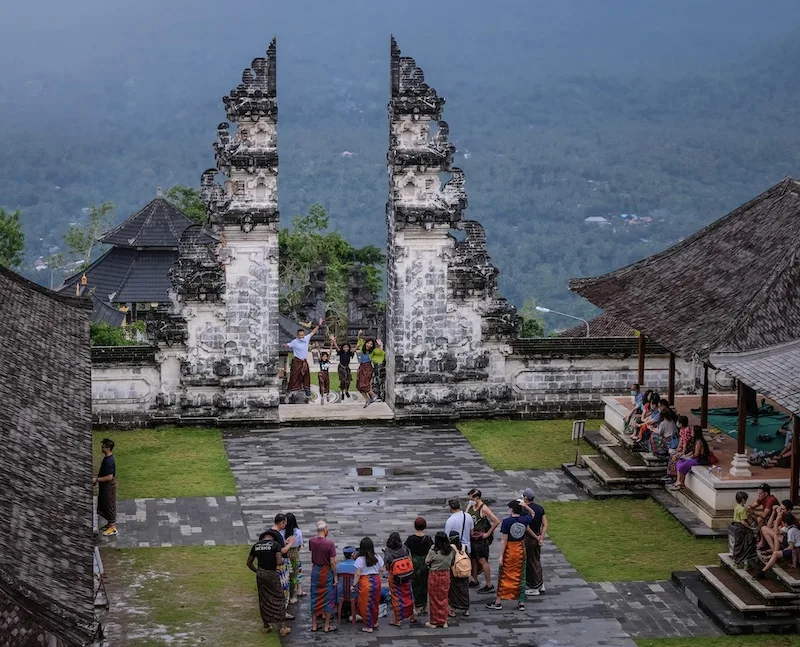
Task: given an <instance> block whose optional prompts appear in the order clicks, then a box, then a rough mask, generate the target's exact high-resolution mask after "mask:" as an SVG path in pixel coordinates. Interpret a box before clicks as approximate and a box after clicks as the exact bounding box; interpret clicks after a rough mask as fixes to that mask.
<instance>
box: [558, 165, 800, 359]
mask: <svg viewBox="0 0 800 647" xmlns="http://www.w3.org/2000/svg"><path fill="white" fill-rule="evenodd" d="M798 240H800V180H795V179H792V178H787V179H786V180H784V181H783V182H781V183H779V184H776V185H775V186H774V187H772V188H771V189H769V190H768V191H766V192H765V193H762V194H761V195H760V196H758V197H757V198H755V199H754V200H751V201H750V202H748V203H747V204H744V205H742V206H741V207H739V208H738V209H736V210H734V211H732V212H731V213H729V214H728V215H727V216H725V217H724V218H721V219H719V220H717V221H716V222H714V223H712V224H711V225H709V226H708V227H706V228H704V229H702V230H700V231H699V232H697V233H696V234H694V235H693V236H691V237H690V238H687V239H686V240H684V241H682V242H680V243H678V244H677V245H674V246H672V247H670V248H669V249H667V250H666V251H663V252H661V253H660V254H655V255H654V256H650V257H648V258H645V259H644V260H641V261H639V262H637V263H634V264H633V265H629V266H627V267H624V268H622V269H619V270H616V271H614V272H610V273H609V274H605V275H603V276H599V277H593V278H585V279H575V280H573V281H571V282H570V289H572V290H573V291H575V292H577V293H578V294H580V295H581V296H583V297H585V298H586V299H588V300H589V301H591V302H592V303H594V304H595V305H596V306H599V307H600V308H603V310H605V311H606V312H607V313H608V314H609V315H610V316H612V317H614V318H615V319H619V320H621V321H624V322H625V323H626V324H628V325H629V326H631V327H633V328H635V329H637V330H641V331H642V332H643V333H644V334H645V335H646V336H647V337H650V338H652V339H654V340H655V341H657V342H659V343H660V344H662V345H663V346H665V347H666V348H668V349H669V350H671V351H673V352H674V353H676V354H678V355H680V356H682V357H685V358H691V357H692V356H693V355H694V354H695V353H696V354H697V355H698V356H699V357H701V358H705V357H707V356H708V355H709V354H711V353H713V352H717V351H721V350H726V351H746V350H753V349H757V348H762V347H764V346H771V345H775V344H781V343H785V342H788V341H792V340H794V339H798V338H800V290H798V289H797V286H798V285H800V258H798V254H797V241H798Z"/></svg>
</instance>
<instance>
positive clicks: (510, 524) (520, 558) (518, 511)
mask: <svg viewBox="0 0 800 647" xmlns="http://www.w3.org/2000/svg"><path fill="white" fill-rule="evenodd" d="M522 509H523V508H522V499H517V500H516V501H511V502H509V504H508V513H509V516H508V517H507V518H506V519H503V522H502V523H501V524H500V533H501V536H502V539H501V541H500V560H499V567H500V572H499V575H498V577H497V597H496V598H495V601H494V602H490V603H489V604H487V605H486V608H487V609H498V610H499V609H502V608H503V605H502V603H501V600H516V601H517V609H519V610H520V611H523V610H524V609H525V541H524V540H525V534H526V533H532V531H531V529H530V528H529V526H530V523H531V521H532V520H533V519H532V517H531V516H530V515H523V514H522Z"/></svg>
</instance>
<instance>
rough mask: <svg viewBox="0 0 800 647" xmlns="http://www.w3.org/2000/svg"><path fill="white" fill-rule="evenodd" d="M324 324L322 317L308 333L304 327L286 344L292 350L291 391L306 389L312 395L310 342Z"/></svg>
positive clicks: (307, 393) (308, 394)
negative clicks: (309, 357)
mask: <svg viewBox="0 0 800 647" xmlns="http://www.w3.org/2000/svg"><path fill="white" fill-rule="evenodd" d="M321 325H322V319H320V320H319V323H318V324H317V325H316V326H315V327H314V328H313V329H312V330H311V332H310V333H308V334H307V335H306V331H305V330H303V329H302V328H299V329H298V330H297V337H296V338H294V339H293V340H292V341H290V342H289V343H288V344H286V348H288V349H289V350H291V351H292V354H293V355H294V357H292V366H291V368H290V369H289V387H288V388H289V393H291V392H292V391H305V393H306V395H307V396H310V395H311V369H310V368H309V367H308V343H309V342H310V341H311V338H312V337H313V336H314V335H315V334H316V332H317V331H318V330H319V327H320V326H321Z"/></svg>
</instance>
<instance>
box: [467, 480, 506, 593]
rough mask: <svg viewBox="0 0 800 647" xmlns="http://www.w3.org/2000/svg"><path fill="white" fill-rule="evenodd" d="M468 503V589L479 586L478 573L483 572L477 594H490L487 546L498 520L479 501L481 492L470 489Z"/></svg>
mask: <svg viewBox="0 0 800 647" xmlns="http://www.w3.org/2000/svg"><path fill="white" fill-rule="evenodd" d="M467 496H468V497H469V503H468V504H467V512H468V513H469V515H470V516H471V517H472V526H473V529H472V532H471V533H470V559H471V561H472V579H471V581H470V583H469V586H470V588H472V587H476V586H480V584H479V582H478V574H479V572H483V579H484V586H483V587H481V588H479V589H478V593H491V592H492V591H494V584H492V569H491V567H490V566H489V545H490V544H491V543H492V541H493V540H494V531H495V528H497V526H499V525H500V520H499V519H498V518H497V516H496V515H495V514H494V512H492V511H491V509H490V508H489V506H488V505H486V503H485V502H484V501H483V499H481V491H480V490H478V489H476V488H472V489H471V490H470V491H469V492H468V493H467Z"/></svg>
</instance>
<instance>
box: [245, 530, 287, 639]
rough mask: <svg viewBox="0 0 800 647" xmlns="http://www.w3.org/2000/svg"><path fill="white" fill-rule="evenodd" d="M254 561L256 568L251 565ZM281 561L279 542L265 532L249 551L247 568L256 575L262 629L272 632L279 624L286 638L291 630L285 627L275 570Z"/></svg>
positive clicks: (282, 600) (281, 593)
mask: <svg viewBox="0 0 800 647" xmlns="http://www.w3.org/2000/svg"><path fill="white" fill-rule="evenodd" d="M256 560H258V568H256V566H255V565H254V563H253V562H254V561H256ZM281 561H283V557H282V556H281V542H280V541H278V539H276V537H275V536H273V535H272V534H270V533H269V532H265V533H264V534H262V535H261V537H259V540H258V541H257V542H256V543H255V544H254V545H253V547H252V548H251V549H250V556H249V557H248V558H247V568H249V569H250V570H251V571H253V572H254V573H255V574H256V586H257V588H258V610H259V611H260V612H261V621H262V622H263V623H264V627H265V628H267V629H268V630H272V628H273V626H274V625H276V624H280V625H281V627H280V635H281V636H286V635H287V634H289V633H290V632H291V629H289V627H287V626H286V622H285V620H286V606H285V604H284V599H283V590H282V589H281V581H280V576H279V575H278V572H277V570H276V569H277V567H278V565H279V562H281Z"/></svg>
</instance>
